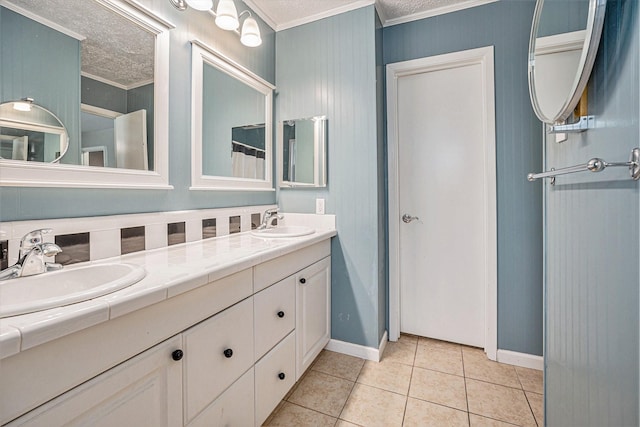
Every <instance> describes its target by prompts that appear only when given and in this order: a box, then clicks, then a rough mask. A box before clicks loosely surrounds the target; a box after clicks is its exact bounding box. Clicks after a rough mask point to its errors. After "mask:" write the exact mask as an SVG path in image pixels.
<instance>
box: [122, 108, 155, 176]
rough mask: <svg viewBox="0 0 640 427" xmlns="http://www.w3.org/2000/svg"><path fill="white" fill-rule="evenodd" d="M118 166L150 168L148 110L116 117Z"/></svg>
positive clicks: (140, 168)
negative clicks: (148, 157) (148, 156)
mask: <svg viewBox="0 0 640 427" xmlns="http://www.w3.org/2000/svg"><path fill="white" fill-rule="evenodd" d="M114 133H115V147H116V167H119V168H124V169H139V170H148V169H149V166H148V164H149V161H148V159H147V111H146V110H138V111H134V112H132V113H129V114H123V115H121V116H118V117H116V118H115V119H114Z"/></svg>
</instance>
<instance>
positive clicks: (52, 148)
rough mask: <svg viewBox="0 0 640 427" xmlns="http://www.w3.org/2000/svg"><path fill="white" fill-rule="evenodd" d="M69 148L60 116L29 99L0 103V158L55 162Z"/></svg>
mask: <svg viewBox="0 0 640 427" xmlns="http://www.w3.org/2000/svg"><path fill="white" fill-rule="evenodd" d="M67 148H69V135H68V134H67V129H66V128H65V127H64V125H63V124H62V122H61V121H60V119H58V118H57V117H56V116H55V114H53V113H52V112H51V111H49V110H47V109H46V108H43V107H41V106H39V105H37V104H35V103H33V100H32V99H25V100H21V101H15V102H5V103H2V104H0V158H1V159H7V160H20V161H26V162H43V163H55V162H58V161H59V160H60V158H61V157H62V156H64V154H65V153H66V151H67Z"/></svg>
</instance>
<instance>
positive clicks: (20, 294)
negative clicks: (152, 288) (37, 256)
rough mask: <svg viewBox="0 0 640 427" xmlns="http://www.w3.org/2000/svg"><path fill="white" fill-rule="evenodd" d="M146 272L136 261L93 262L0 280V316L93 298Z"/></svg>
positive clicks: (130, 282)
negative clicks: (123, 262)
mask: <svg viewBox="0 0 640 427" xmlns="http://www.w3.org/2000/svg"><path fill="white" fill-rule="evenodd" d="M146 274H147V272H146V271H145V269H144V268H142V267H140V266H138V265H131V264H96V265H88V266H85V267H80V268H69V269H62V270H59V271H53V272H49V273H43V274H38V275H35V276H28V277H19V278H16V279H10V280H4V281H0V318H3V317H9V316H17V315H19V314H26V313H32V312H35V311H40V310H46V309H48V308H53V307H60V306H63V305H68V304H73V303H77V302H81V301H86V300H90V299H92V298H97V297H100V296H102V295H106V294H110V293H111V292H115V291H118V290H120V289H122V288H126V287H127V286H130V285H133V284H134V283H136V282H139V281H140V280H142V279H143V278H144V276H146Z"/></svg>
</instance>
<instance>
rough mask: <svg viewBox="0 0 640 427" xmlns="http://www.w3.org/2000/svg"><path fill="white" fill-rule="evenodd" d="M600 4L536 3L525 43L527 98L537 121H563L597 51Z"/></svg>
mask: <svg viewBox="0 0 640 427" xmlns="http://www.w3.org/2000/svg"><path fill="white" fill-rule="evenodd" d="M606 3H607V2H606V0H571V1H569V0H537V2H536V8H535V13H534V18H533V24H532V26H531V38H530V40H529V94H530V96H531V104H532V106H533V109H534V111H535V113H536V115H537V116H538V118H539V119H540V120H542V121H543V122H545V123H550V124H557V123H561V122H563V121H564V120H565V119H567V118H568V117H569V115H570V114H571V113H572V111H573V109H574V108H575V107H576V105H577V104H578V102H579V100H580V97H581V96H582V92H583V91H584V89H585V87H586V85H587V82H588V81H589V76H590V74H591V69H592V67H593V63H594V60H595V57H596V53H597V51H598V44H599V43H600V35H601V33H602V24H603V21H604V13H605V7H606Z"/></svg>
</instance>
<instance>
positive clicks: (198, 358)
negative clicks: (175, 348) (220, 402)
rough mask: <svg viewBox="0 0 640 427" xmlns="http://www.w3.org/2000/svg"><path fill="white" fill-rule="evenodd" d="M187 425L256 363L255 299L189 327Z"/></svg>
mask: <svg viewBox="0 0 640 427" xmlns="http://www.w3.org/2000/svg"><path fill="white" fill-rule="evenodd" d="M183 336H184V414H185V424H187V423H188V422H189V421H191V420H192V419H193V418H194V417H195V416H196V415H198V414H199V413H200V412H201V411H202V410H203V409H204V408H205V407H207V406H208V405H209V404H210V403H211V402H213V401H214V400H215V399H216V398H217V397H218V396H219V395H220V394H221V393H222V392H223V391H224V390H225V389H226V388H227V387H229V386H230V385H231V384H233V383H234V382H235V381H236V380H237V379H238V378H240V376H241V375H242V374H244V373H245V372H246V371H247V370H248V369H249V368H250V367H251V366H252V365H253V364H254V352H253V298H247V299H245V300H244V301H242V302H239V303H238V304H236V305H234V306H233V307H230V308H228V309H226V310H224V311H223V312H221V313H218V314H216V315H215V316H213V317H212V318H210V319H208V320H205V321H204V322H202V323H200V324H199V325H196V326H194V327H193V328H191V329H188V330H186V331H185V332H184V333H183Z"/></svg>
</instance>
